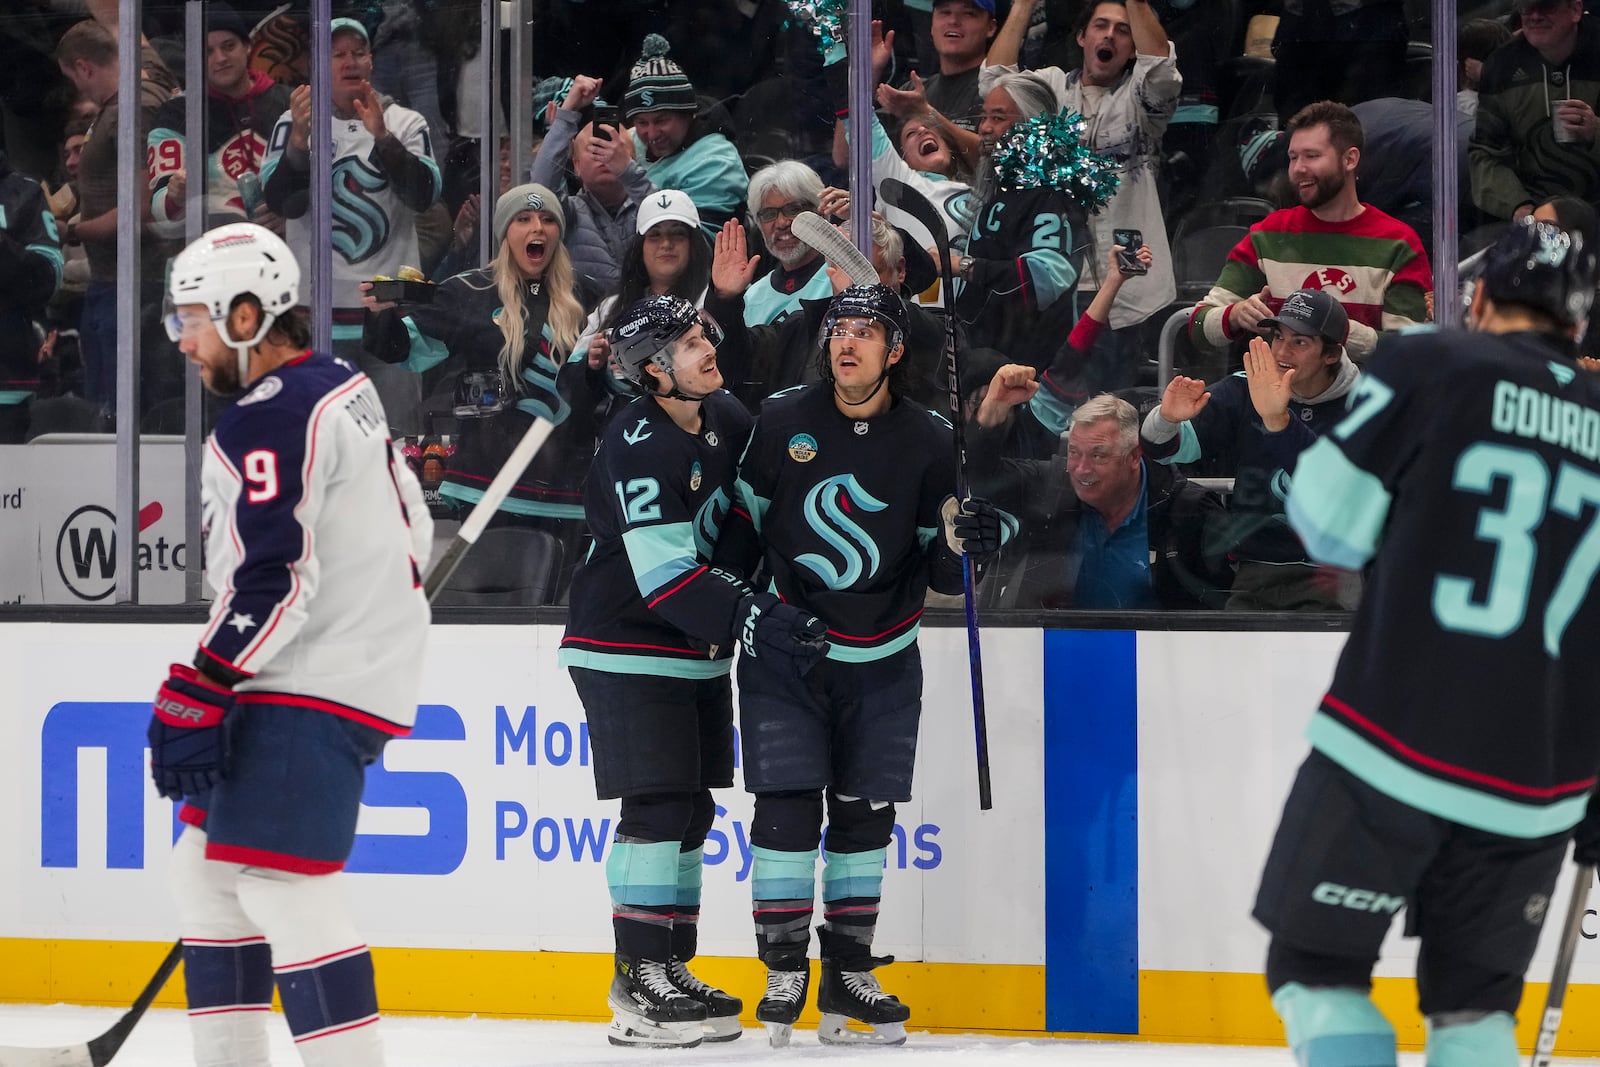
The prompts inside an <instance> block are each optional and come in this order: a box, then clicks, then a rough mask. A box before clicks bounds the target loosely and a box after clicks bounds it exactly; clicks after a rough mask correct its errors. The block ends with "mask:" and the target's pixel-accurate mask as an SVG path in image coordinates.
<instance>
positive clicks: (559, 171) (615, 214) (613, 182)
mask: <svg viewBox="0 0 1600 1067" xmlns="http://www.w3.org/2000/svg"><path fill="white" fill-rule="evenodd" d="M599 97H600V79H599V78H591V77H588V76H587V75H583V74H579V75H576V76H574V77H573V78H572V86H571V88H569V89H568V90H567V93H566V97H565V99H563V100H562V102H561V106H560V108H558V109H556V110H555V113H554V116H553V118H551V120H550V121H549V123H548V125H549V128H550V132H549V133H547V134H545V138H544V141H543V142H542V143H541V144H540V145H539V154H538V155H537V156H535V157H534V160H533V180H534V182H535V183H536V184H539V185H543V186H546V187H548V188H551V189H560V188H563V187H564V186H566V184H567V183H566V166H567V161H568V160H569V159H570V160H571V162H572V169H573V171H574V172H576V173H577V175H578V191H577V193H575V194H574V195H573V196H571V197H570V198H568V200H567V203H568V205H569V206H570V208H571V209H572V216H573V217H572V224H573V225H572V233H571V235H570V236H569V237H568V238H567V250H568V251H569V252H571V253H572V263H573V266H574V267H576V268H577V270H578V273H580V274H586V275H588V276H589V277H590V278H591V279H593V280H594V282H595V283H596V284H597V285H598V286H599V287H600V288H601V289H603V290H606V291H610V290H613V289H615V288H616V287H617V285H618V282H619V279H620V273H621V267H622V264H623V262H624V261H625V258H626V255H627V251H628V246H629V244H631V243H632V241H633V238H634V237H635V232H634V231H635V229H636V220H637V218H638V214H639V205H640V204H642V203H644V202H645V199H646V198H647V197H649V196H650V195H651V194H652V193H654V192H655V191H656V186H655V183H654V182H652V181H651V180H650V178H649V177H648V176H647V175H646V174H645V172H644V168H643V167H641V166H640V165H639V164H638V163H637V162H636V161H635V160H634V158H633V138H632V137H626V136H623V133H622V131H621V130H620V129H619V128H617V127H615V126H607V127H605V128H604V129H598V128H597V127H596V126H595V125H594V123H593V122H590V121H588V119H587V115H588V112H589V110H590V107H591V105H593V104H595V103H596V102H598V100H599ZM547 113H548V112H547ZM707 247H708V248H709V244H708V245H707ZM690 299H693V297H690ZM627 303H628V302H624V304H623V306H624V307H626V306H627Z"/></svg>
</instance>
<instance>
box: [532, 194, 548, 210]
mask: <svg viewBox="0 0 1600 1067" xmlns="http://www.w3.org/2000/svg"><path fill="white" fill-rule="evenodd" d="M528 206H529V207H530V208H532V209H533V210H534V211H541V210H543V208H544V197H542V196H540V195H539V194H538V193H529V194H528Z"/></svg>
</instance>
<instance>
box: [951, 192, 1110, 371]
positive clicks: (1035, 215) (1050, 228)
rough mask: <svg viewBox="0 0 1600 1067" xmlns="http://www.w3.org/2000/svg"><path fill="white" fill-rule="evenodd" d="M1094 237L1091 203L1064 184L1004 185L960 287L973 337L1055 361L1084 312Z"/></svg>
mask: <svg viewBox="0 0 1600 1067" xmlns="http://www.w3.org/2000/svg"><path fill="white" fill-rule="evenodd" d="M1088 242H1089V229H1088V224H1087V223H1086V222H1085V221H1084V214H1083V210H1082V209H1081V208H1079V207H1078V205H1077V204H1076V203H1075V202H1074V201H1073V200H1072V198H1071V197H1069V196H1068V195H1067V194H1066V193H1063V192H1061V191H1060V190H1058V189H1048V188H1045V189H1014V190H1010V191H1002V192H1000V193H999V194H998V195H997V196H996V197H995V198H994V199H992V200H991V201H990V202H989V203H987V204H983V205H981V206H979V207H978V215H977V217H976V218H974V219H973V220H972V230H971V237H970V239H969V240H968V242H967V254H968V255H969V256H971V257H972V276H971V278H970V279H969V280H967V281H965V282H960V281H958V282H956V286H955V288H956V311H957V312H958V313H959V314H960V316H961V321H962V322H964V323H966V324H967V340H968V342H969V343H970V344H971V345H973V347H976V348H995V349H999V350H1000V351H1001V352H1004V353H1005V354H1006V355H1007V356H1008V357H1010V358H1011V359H1013V360H1015V361H1016V362H1018V363H1027V364H1028V365H1030V366H1034V367H1041V368H1042V367H1048V366H1049V365H1050V361H1051V359H1052V358H1053V357H1054V356H1055V353H1056V349H1058V348H1059V347H1061V342H1062V341H1064V340H1065V339H1066V337H1067V335H1068V334H1069V333H1070V332H1071V331H1072V324H1073V322H1074V321H1075V319H1076V316H1077V311H1076V309H1075V308H1074V306H1073V300H1072V296H1073V291H1074V290H1075V289H1076V287H1077V284H1078V275H1079V274H1080V273H1082V267H1083V255H1084V249H1085V247H1086V246H1087V245H1088Z"/></svg>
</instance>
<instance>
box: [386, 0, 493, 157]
mask: <svg viewBox="0 0 1600 1067" xmlns="http://www.w3.org/2000/svg"><path fill="white" fill-rule="evenodd" d="M438 3H439V0H381V4H380V13H381V17H380V18H379V19H378V20H377V25H376V26H374V27H372V32H373V41H372V52H373V60H372V84H374V85H376V86H378V87H379V89H380V90H381V91H382V92H385V93H387V94H388V95H390V96H392V97H394V99H395V101H396V102H397V103H399V104H401V105H403V106H405V107H408V108H410V109H411V110H412V111H415V112H416V113H417V114H419V115H421V116H422V117H423V119H424V120H425V121H426V122H427V123H428V137H429V139H430V140H431V141H432V143H433V145H434V146H435V149H436V150H437V148H438V147H440V146H443V145H447V144H449V143H450V142H449V141H448V139H447V138H448V131H447V129H446V127H445V121H444V111H443V109H442V107H441V105H440V102H439V56H438V53H437V52H436V51H435V50H434V44H433V42H434V41H435V40H436V39H437V37H436V34H437V32H438V27H437V25H436V24H435V21H434V20H435V17H436V16H437V15H438V12H437V11H436V10H435V9H436V8H437V6H438ZM370 8H371V5H370V4H369V5H368V9H369V10H370ZM479 10H481V8H480V9H479ZM474 74H475V76H476V78H477V81H476V82H475V83H474V84H475V87H478V91H479V92H482V88H481V86H482V85H483V82H484V80H485V79H484V77H483V70H482V68H481V67H480V68H479V69H477V70H475V71H474ZM459 99H460V98H459V94H458V96H457V101H458V102H459ZM469 103H470V102H469ZM472 118H473V120H474V122H476V120H477V115H476V114H474V115H473V116H472Z"/></svg>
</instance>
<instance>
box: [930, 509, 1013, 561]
mask: <svg viewBox="0 0 1600 1067" xmlns="http://www.w3.org/2000/svg"><path fill="white" fill-rule="evenodd" d="M939 518H940V525H941V527H942V528H943V530H944V542H945V545H946V547H948V548H949V549H950V551H951V552H954V553H955V554H956V555H958V556H959V555H961V554H962V553H963V552H965V553H966V554H967V556H968V558H970V559H971V560H972V562H973V563H974V564H976V565H978V566H982V565H983V564H985V563H988V562H989V561H990V560H992V559H994V557H995V556H997V555H999V553H1000V546H1001V545H1003V544H1005V542H1006V541H1007V540H1008V536H1007V533H1008V532H1007V529H1006V523H1007V520H1008V519H1009V518H1010V517H1009V516H1007V515H1005V514H1004V513H1003V512H1002V511H1001V510H1000V509H999V508H997V507H995V506H994V505H993V504H991V503H989V502H988V501H987V500H985V499H983V498H982V497H979V496H969V497H967V499H966V500H965V501H964V502H963V503H962V504H961V506H960V507H957V506H956V498H955V497H953V496H947V497H945V498H944V504H943V505H942V506H941V507H940V509H939ZM1013 521H1014V520H1013Z"/></svg>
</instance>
